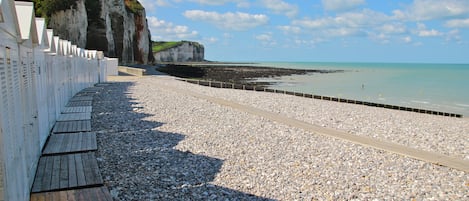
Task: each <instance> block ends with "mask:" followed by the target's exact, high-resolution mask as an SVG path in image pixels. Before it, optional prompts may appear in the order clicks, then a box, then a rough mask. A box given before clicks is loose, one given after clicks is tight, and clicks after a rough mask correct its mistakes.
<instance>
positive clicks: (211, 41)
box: [203, 37, 218, 44]
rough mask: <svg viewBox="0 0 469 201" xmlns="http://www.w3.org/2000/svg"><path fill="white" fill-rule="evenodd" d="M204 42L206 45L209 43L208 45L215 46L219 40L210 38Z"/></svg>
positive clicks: (204, 39)
mask: <svg viewBox="0 0 469 201" xmlns="http://www.w3.org/2000/svg"><path fill="white" fill-rule="evenodd" d="M203 41H204V43H207V44H213V43H216V42H218V38H215V37H208V38H203Z"/></svg>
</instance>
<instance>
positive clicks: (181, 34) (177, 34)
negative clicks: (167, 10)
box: [147, 16, 199, 40]
mask: <svg viewBox="0 0 469 201" xmlns="http://www.w3.org/2000/svg"><path fill="white" fill-rule="evenodd" d="M147 20H148V26H149V29H150V31H151V33H152V40H187V39H193V38H197V37H198V35H199V34H198V33H197V31H190V30H189V27H187V26H182V25H174V24H173V23H171V22H166V21H164V20H159V19H158V18H156V17H153V16H150V17H147Z"/></svg>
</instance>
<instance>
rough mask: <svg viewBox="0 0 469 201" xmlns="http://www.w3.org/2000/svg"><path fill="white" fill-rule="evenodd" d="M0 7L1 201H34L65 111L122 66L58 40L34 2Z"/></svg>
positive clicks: (1, 0)
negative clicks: (42, 162) (39, 172)
mask: <svg viewBox="0 0 469 201" xmlns="http://www.w3.org/2000/svg"><path fill="white" fill-rule="evenodd" d="M0 5H1V9H0V146H1V147H0V201H3V200H18V201H20V200H29V193H30V188H31V185H32V183H33V179H34V175H35V173H36V167H37V162H38V159H39V156H40V154H41V150H42V148H43V146H44V144H45V142H46V139H47V137H48V135H49V133H50V130H51V129H52V126H53V125H54V123H55V121H56V119H57V118H58V116H59V114H60V113H61V110H62V109H63V108H64V107H65V104H66V103H67V102H68V100H69V99H70V98H71V97H72V96H73V95H74V94H75V93H77V92H79V91H80V90H82V89H84V88H86V87H90V86H92V85H93V84H95V83H98V82H105V81H106V75H109V73H108V72H107V68H108V67H109V68H111V69H116V68H117V62H116V60H115V59H108V58H105V57H103V54H102V52H99V51H91V50H84V49H81V48H77V46H76V45H72V44H71V43H70V42H69V41H66V40H62V39H60V38H58V37H56V36H53V30H48V29H46V28H45V21H44V19H41V18H35V17H34V8H33V4H32V3H30V2H15V1H13V0H0ZM110 65H112V66H110Z"/></svg>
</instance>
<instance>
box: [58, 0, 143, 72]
mask: <svg viewBox="0 0 469 201" xmlns="http://www.w3.org/2000/svg"><path fill="white" fill-rule="evenodd" d="M90 2H91V1H89V2H88V3H86V4H85V0H77V7H76V9H68V10H66V11H59V12H57V13H56V14H53V16H51V22H53V23H51V24H50V27H51V28H53V29H54V30H56V31H57V32H58V33H59V36H60V37H61V38H64V39H68V40H70V41H72V42H73V43H76V44H77V45H78V46H79V47H82V48H86V49H95V50H101V51H103V52H104V54H105V56H107V57H117V58H119V62H120V63H142V64H147V63H149V62H151V61H152V52H151V49H150V48H151V40H150V37H151V36H150V32H149V30H148V25H147V22H146V14H145V10H140V11H138V12H135V13H134V12H132V11H130V10H129V9H127V8H126V5H125V1H124V0H96V1H92V2H91V3H90ZM87 7H88V9H87ZM87 10H88V11H87Z"/></svg>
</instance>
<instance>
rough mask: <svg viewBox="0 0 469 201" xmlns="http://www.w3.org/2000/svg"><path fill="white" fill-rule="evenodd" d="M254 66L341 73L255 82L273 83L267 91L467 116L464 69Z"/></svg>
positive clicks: (467, 73) (468, 88) (468, 80)
mask: <svg viewBox="0 0 469 201" xmlns="http://www.w3.org/2000/svg"><path fill="white" fill-rule="evenodd" d="M256 66H269V67H280V68H295V69H319V70H342V72H338V73H310V74H305V75H291V76H283V77H276V78H266V79H264V78H263V79H259V80H257V81H268V82H272V83H274V84H273V85H272V86H270V88H272V89H281V90H288V91H294V92H302V93H308V94H314V95H322V96H331V97H337V98H346V99H353V100H361V101H367V102H374V103H382V104H389V105H397V106H403V107H412V108H419V109H427V110H434V111H440V112H448V113H455V114H461V115H463V116H464V117H469V64H430V63H332V62H328V63H325V62H256Z"/></svg>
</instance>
